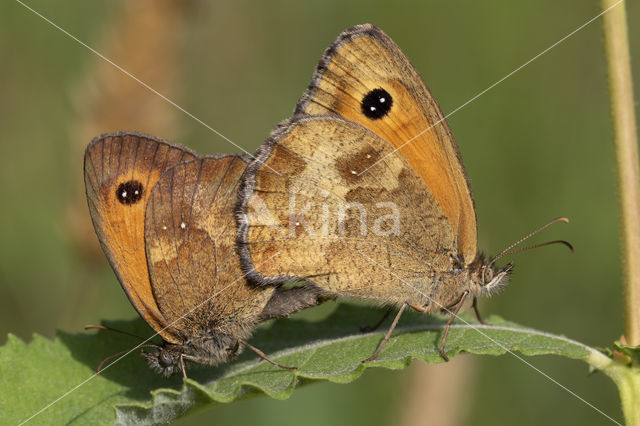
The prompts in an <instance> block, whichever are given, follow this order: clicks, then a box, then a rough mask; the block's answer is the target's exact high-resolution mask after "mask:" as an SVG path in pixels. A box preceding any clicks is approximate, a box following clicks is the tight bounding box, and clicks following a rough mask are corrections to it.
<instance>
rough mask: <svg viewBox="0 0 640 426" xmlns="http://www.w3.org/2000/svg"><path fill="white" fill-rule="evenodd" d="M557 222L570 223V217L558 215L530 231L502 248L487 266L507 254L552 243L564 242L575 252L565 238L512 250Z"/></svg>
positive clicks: (563, 243)
mask: <svg viewBox="0 0 640 426" xmlns="http://www.w3.org/2000/svg"><path fill="white" fill-rule="evenodd" d="M556 222H564V223H569V219H567V218H566V217H557V218H555V219H552V220H550V221H549V222H547V223H545V224H544V225H542V226H541V227H539V228H538V229H536V230H534V231H531V232H530V233H528V234H527V235H525V236H524V237H522V238H520V239H519V240H518V241H516V242H515V243H513V244H511V245H510V246H509V247H507V248H506V249H504V250H502V251H501V252H500V253H499V254H497V255H496V256H494V257H493V258H492V259H491V260H490V261H489V263H488V264H487V266H491V265H493V263H494V262H495V261H496V260H498V259H500V258H501V257H503V256H506V255H508V254H515V253H520V252H523V251H526V250H531V249H534V248H538V247H544V246H549V245H552V244H562V245H565V246H567V247H568V248H569V250H571V253H573V246H572V245H571V244H570V243H568V242H567V241H564V240H554V241H547V242H546V243H541V244H535V245H533V246H529V247H525V248H521V249H517V250H512V249H513V248H514V247H516V246H517V245H520V244H522V243H523V242H524V241H526V240H528V239H529V238H531V237H533V236H534V235H536V234H537V233H538V232H540V231H542V230H543V229H545V228H548V227H549V226H551V225H553V224H554V223H556Z"/></svg>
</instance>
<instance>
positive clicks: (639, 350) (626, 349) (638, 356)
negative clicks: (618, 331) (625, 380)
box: [613, 340, 640, 365]
mask: <svg viewBox="0 0 640 426" xmlns="http://www.w3.org/2000/svg"><path fill="white" fill-rule="evenodd" d="M613 349H614V350H616V351H618V352H622V353H623V354H625V355H626V356H628V357H629V358H630V359H631V362H632V363H633V364H635V365H640V346H629V345H625V344H624V343H622V342H621V341H619V340H616V341H615V342H613Z"/></svg>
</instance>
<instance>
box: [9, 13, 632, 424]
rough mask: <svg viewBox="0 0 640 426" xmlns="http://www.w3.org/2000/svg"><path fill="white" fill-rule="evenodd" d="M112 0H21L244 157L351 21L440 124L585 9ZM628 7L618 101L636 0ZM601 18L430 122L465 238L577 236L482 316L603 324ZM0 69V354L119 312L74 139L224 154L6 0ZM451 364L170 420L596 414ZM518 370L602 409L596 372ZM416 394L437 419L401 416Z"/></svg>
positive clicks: (605, 111)
mask: <svg viewBox="0 0 640 426" xmlns="http://www.w3.org/2000/svg"><path fill="white" fill-rule="evenodd" d="M132 3H137V2H130V3H126V2H125V1H123V0H121V1H113V0H111V1H107V0H101V1H92V2H86V1H83V0H70V1H66V2H55V3H52V2H48V1H45V0H37V1H36V0H30V1H28V2H27V4H28V5H29V6H30V7H33V8H34V9H35V10H37V11H39V12H40V13H42V14H43V15H45V16H46V17H48V18H49V19H51V21H53V22H55V23H56V24H57V25H59V26H61V27H62V28H64V29H66V30H67V31H69V32H70V33H72V34H73V35H75V36H77V37H78V38H79V39H81V40H83V41H85V42H86V43H88V44H89V45H91V46H92V47H94V48H96V49H98V50H100V51H101V52H103V53H104V54H105V55H107V56H109V57H110V59H112V60H113V61H114V62H115V63H117V64H118V65H120V66H122V67H123V68H125V69H127V70H130V71H132V72H133V73H134V74H136V75H138V76H139V77H140V78H141V79H142V80H144V81H146V82H148V83H149V84H150V85H151V86H153V87H154V88H155V89H157V90H158V91H160V92H161V93H163V94H166V95H167V96H168V97H169V98H171V99H172V100H174V101H175V102H176V103H177V104H179V105H180V106H182V107H184V108H185V109H186V110H187V111H189V112H191V113H192V114H194V115H195V116H197V117H198V118H199V119H201V120H202V121H203V122H205V123H207V124H208V125H210V126H212V127H213V128H215V129H216V130H218V131H220V132H221V133H223V134H224V135H226V136H227V137H229V138H230V139H232V140H233V141H234V142H235V143H237V144H238V145H240V146H242V147H243V148H244V149H246V150H247V151H249V152H253V151H254V150H255V149H256V148H257V147H258V146H259V145H260V143H261V142H262V140H263V139H264V138H265V137H266V136H267V135H268V133H269V131H270V130H271V128H272V127H273V126H274V125H275V124H276V123H278V122H279V121H280V120H282V119H284V118H286V117H288V116H289V115H290V113H291V111H292V109H293V106H294V105H295V102H296V100H297V99H298V97H299V96H300V94H301V93H302V92H303V90H304V89H305V87H306V85H307V83H308V80H309V78H310V77H311V73H312V71H313V69H314V67H315V65H316V62H317V60H318V59H319V58H320V55H321V54H322V52H323V50H324V49H325V48H326V47H327V46H328V44H329V43H330V42H331V41H333V40H334V38H335V37H336V36H337V35H338V34H339V33H340V32H341V31H342V30H344V29H345V28H347V27H349V26H351V25H355V24H359V23H365V22H371V23H374V24H376V25H378V26H379V27H381V28H382V29H383V30H384V31H385V32H386V33H387V34H389V35H390V36H391V37H392V38H393V39H394V40H395V41H396V42H397V43H398V45H399V46H400V47H401V48H402V49H403V50H404V52H405V53H406V54H407V56H408V57H409V58H410V59H411V60H412V62H413V63H414V65H415V66H416V68H417V69H418V70H419V72H420V73H421V74H422V76H423V77H424V79H425V81H426V82H427V84H428V85H429V87H430V88H431V90H432V92H433V93H434V96H435V97H436V99H437V100H438V101H439V103H440V106H441V107H442V110H443V111H444V112H445V114H446V113H448V112H449V111H452V110H454V109H456V108H457V107H459V106H460V105H462V104H463V103H465V102H466V101H467V100H469V99H470V98H472V97H473V96H475V95H476V94H478V93H479V92H481V91H482V90H484V89H485V88H487V87H488V86H490V85H491V84H493V83H494V82H496V81H497V80H499V79H500V78H502V77H504V76H505V75H506V74H508V73H510V72H511V71H513V70H514V69H515V68H517V67H518V66H520V65H521V64H523V63H524V62H526V61H527V60H529V59H531V58H532V57H533V56H535V55H536V54H538V53H539V52H541V51H542V50H543V49H545V48H547V47H548V46H550V45H551V44H553V43H555V42H556V41H557V40H559V39H560V38H562V37H563V36H565V35H566V34H568V33H569V32H571V31H573V30H574V29H576V28H577V27H579V26H580V25H582V24H584V23H585V22H586V21H588V20H589V19H591V18H592V17H594V16H595V15H597V14H598V13H599V11H600V10H599V2H597V1H587V2H585V1H581V0H573V1H561V2H557V1H550V0H544V1H536V2H513V1H506V0H505V1H489V2H476V1H448V2H442V1H425V2H409V1H407V2H395V3H394V4H393V5H392V4H390V2H384V1H377V0H368V1H352V2H348V3H347V2H344V1H337V0H331V1H328V0H325V1H323V2H297V1H271V2H258V1H254V2H249V1H238V2H233V3H231V2H204V1H185V2H173V3H170V2H167V1H156V2H151V1H149V2H139V3H137V5H136V6H132ZM149 7H153V8H154V10H149ZM627 7H628V11H627V12H628V17H629V26H630V39H631V43H632V45H631V49H632V52H631V53H632V57H633V58H634V61H635V62H634V64H633V66H634V70H635V73H634V75H635V77H636V78H635V79H636V98H637V97H638V96H637V94H638V89H637V88H638V81H640V79H639V77H640V74H639V71H640V54H638V53H640V51H639V50H638V49H639V48H640V46H639V45H638V40H640V30H639V29H638V25H639V24H640V4H638V3H637V2H631V3H629V4H627ZM155 8H157V10H156V9H155ZM601 23H602V22H601V20H597V21H595V22H594V23H592V24H591V25H589V26H587V27H586V28H584V29H583V30H581V31H580V32H578V33H577V34H575V35H574V36H572V37H571V38H569V39H568V40H566V41H565V42H563V43H561V44H560V45H559V46H557V47H556V48H554V49H553V50H551V51H550V52H548V53H547V54H545V55H543V56H542V57H540V58H539V59H538V60H536V61H534V62H533V63H531V64H530V65H528V66H527V67H525V68H524V69H522V70H521V71H519V72H518V73H516V74H515V75H513V76H512V77H510V78H509V79H507V80H506V81H504V82H503V83H501V84H499V85H498V86H497V87H495V88H494V89H492V90H490V91H489V92H487V93H486V94H484V95H483V96H481V97H479V98H478V99H477V100H475V101H474V102H472V103H471V104H469V105H468V106H466V107H465V108H463V109H461V110H460V111H458V112H457V113H455V114H454V115H453V116H452V117H451V118H450V119H449V120H448V121H449V124H450V126H451V128H452V130H453V132H454V134H455V135H456V138H457V141H458V144H459V146H460V150H461V152H462V155H463V158H464V161H465V164H466V167H467V171H468V174H469V177H470V180H471V184H472V188H473V191H474V195H475V199H476V205H477V214H478V228H479V247H480V248H481V249H483V250H485V251H486V252H488V253H496V252H498V251H500V250H501V249H503V248H504V247H506V246H507V245H508V244H510V243H511V242H513V241H514V240H516V239H518V238H519V237H520V236H522V235H524V234H525V233H527V232H529V231H530V230H532V229H533V228H535V227H537V226H538V225H540V224H542V223H544V222H546V221H547V220H549V219H551V218H553V217H556V216H567V217H569V218H570V219H571V223H570V224H569V225H562V224H560V225H555V226H554V227H553V228H552V229H550V230H548V231H546V232H545V233H544V235H541V236H539V237H538V239H539V240H540V241H542V240H546V239H556V238H562V239H566V240H569V241H570V242H571V243H572V244H574V246H575V247H576V252H575V254H574V255H571V254H570V253H569V252H568V251H567V250H564V249H563V248H561V247H550V248H545V249H541V250H536V251H531V252H527V253H526V254H523V255H519V256H517V257H516V258H515V262H516V272H515V274H514V276H513V279H512V282H511V284H510V285H509V286H508V287H507V289H506V290H505V291H504V293H503V294H501V295H500V296H498V297H495V298H494V299H491V300H490V301H488V300H483V301H482V302H481V308H482V311H483V312H484V313H485V314H488V313H494V314H498V315H501V316H503V317H505V318H507V319H509V320H512V321H515V322H518V323H521V324H525V325H528V326H531V327H533V328H537V329H541V330H546V331H549V332H552V333H558V334H564V335H566V336H569V337H571V338H574V339H576V340H579V341H581V342H584V343H586V344H588V345H591V346H605V345H608V344H609V343H610V342H612V341H613V340H615V339H617V338H618V337H619V336H620V335H621V333H622V313H621V300H622V295H621V286H620V259H619V256H620V253H619V244H618V241H619V237H618V233H617V232H618V227H617V206H616V187H615V171H614V164H613V152H612V147H611V142H610V139H611V126H610V115H609V105H608V102H609V101H608V93H607V80H606V67H605V62H604V56H603V38H602V25H601ZM0 64H2V66H0V128H1V129H2V136H1V143H0V174H1V175H0V176H1V179H0V199H2V208H0V223H2V224H3V225H2V226H1V227H0V344H1V343H4V342H5V341H6V335H7V333H14V334H16V335H18V336H19V337H21V338H23V339H25V340H29V339H30V338H31V336H32V334H33V333H39V334H42V335H45V336H53V335H54V333H55V330H56V329H62V330H65V331H69V332H80V331H81V330H82V327H83V325H85V324H86V323H95V322H98V321H100V320H101V319H117V318H132V317H134V316H135V315H136V314H135V311H134V310H133V308H132V307H131V306H130V304H129V302H128V301H127V299H126V297H125V295H124V293H123V292H122V290H121V288H120V286H119V285H118V283H117V280H116V278H115V276H114V274H113V273H112V271H111V270H110V268H109V266H108V264H107V262H106V259H105V258H104V256H102V254H101V253H100V252H99V251H96V249H95V247H96V238H95V235H94V234H93V231H92V228H90V225H89V226H88V224H89V223H90V222H89V214H88V209H87V208H86V203H85V201H84V198H83V194H82V187H83V183H82V182H83V181H82V179H83V176H82V152H83V149H84V147H85V146H86V144H87V143H88V142H89V140H90V139H91V137H92V136H95V135H97V134H99V133H101V132H107V131H116V130H140V131H144V132H147V133H152V134H155V135H157V136H159V137H162V138H165V139H168V140H172V141H176V142H180V143H183V144H185V145H188V146H190V147H192V148H194V149H195V150H197V151H198V152H201V153H214V152H238V149H237V148H235V147H234V146H232V145H231V144H229V143H228V142H226V141H225V140H223V139H222V138H220V137H218V136H216V135H215V134H214V133H212V132H211V131H210V130H208V129H207V128H206V127H205V126H203V125H202V124H200V123H198V122H197V121H195V120H193V119H192V118H190V117H188V116H187V115H185V114H183V113H182V112H180V111H179V110H177V109H175V108H173V107H172V106H170V105H168V104H167V103H165V102H164V101H163V100H162V99H160V98H159V97H157V96H156V95H153V94H151V93H150V92H148V91H146V90H145V89H143V88H141V87H139V86H138V85H137V83H135V82H133V81H132V80H131V79H130V78H129V77H126V76H124V75H122V73H120V72H119V71H117V70H116V69H115V68H114V67H113V66H112V65H110V64H108V63H107V62H105V61H102V60H101V59H99V58H98V57H97V56H96V55H94V54H93V53H91V52H90V51H89V50H87V49H86V48H85V47H82V46H81V45H79V44H78V43H76V42H75V41H73V40H72V39H71V38H69V37H68V36H66V35H64V34H63V33H62V32H60V31H59V30H57V29H55V28H54V27H52V26H51V25H50V24H48V23H47V22H45V21H44V20H43V19H41V18H40V17H38V16H36V15H35V14H34V13H32V12H31V11H29V10H28V9H26V8H25V7H23V6H21V5H20V4H19V3H17V2H12V1H6V2H2V3H1V4H0ZM107 126H108V127H107ZM319 326H321V324H320V325H319ZM461 358H467V359H466V360H454V362H452V363H450V364H447V365H442V366H437V367H431V369H430V370H429V369H427V370H426V373H425V369H424V367H423V368H422V369H420V367H417V366H412V368H410V369H408V370H405V371H402V372H390V371H383V370H379V371H378V370H376V371H371V370H369V371H367V373H366V374H365V375H364V376H363V377H362V378H361V379H359V380H358V381H357V382H356V383H354V384H351V385H339V384H331V383H324V384H316V385H313V386H308V387H304V388H301V389H299V390H298V391H297V392H295V393H294V395H293V396H292V398H291V399H289V400H287V401H275V400H271V399H268V398H256V399H253V400H249V401H244V402H239V403H235V404H231V405H228V406H221V407H217V408H215V409H213V410H208V411H205V412H202V413H198V414H196V415H194V416H191V417H189V418H186V419H184V420H182V421H181V424H199V423H209V424H261V425H263V426H268V425H294V424H305V425H324V424H329V423H331V424H351V425H359V424H362V425H368V426H372V425H387V424H407V425H408V424H443V425H444V424H460V425H467V424H468V425H471V424H493V425H503V424H504V425H511V424H520V425H539V424H543V423H548V424H561V423H569V424H585V425H586V424H603V423H605V422H606V419H605V418H604V417H602V416H601V415H600V414H598V413H597V412H596V411H594V410H593V409H592V408H590V407H588V406H587V405H585V404H584V403H582V402H580V401H579V400H578V399H576V398H575V397H573V396H571V395H570V394H569V393H568V392H566V391H565V390H563V389H561V388H560V387H558V386H557V385H555V384H553V383H551V382H550V381H549V380H547V379H546V378H544V377H543V376H542V375H540V374H538V373H537V372H536V371H534V370H533V369H532V368H530V367H528V366H526V365H524V364H523V363H522V362H521V361H519V360H517V359H515V358H514V357H512V356H503V357H499V358H490V357H485V358H481V357H469V356H463V357H461ZM528 361H529V362H531V363H532V364H533V365H534V366H535V367H536V368H539V369H540V370H542V371H544V372H545V373H547V374H548V375H549V376H551V377H553V378H554V379H556V380H557V381H558V382H560V383H561V384H562V385H564V386H566V387H567V388H569V389H571V390H572V391H574V392H576V393H577V394H579V395H580V396H581V397H583V398H585V399H586V400H587V401H589V402H590V403H592V404H593V405H595V406H596V407H598V408H599V409H601V410H602V411H604V412H606V413H607V414H609V415H610V416H612V417H614V418H616V419H621V411H620V409H619V400H618V395H617V390H616V388H615V387H614V385H613V384H612V383H611V382H610V381H609V380H608V379H607V378H605V377H604V376H603V375H601V374H595V375H593V376H588V374H587V368H586V366H585V365H583V364H580V363H578V362H575V361H568V360H564V359H561V358H557V357H536V358H531V359H528ZM416 364H417V363H416ZM462 364H464V367H461V365H462ZM461 368H462V369H461ZM425 374H426V376H425ZM423 376H424V377H427V379H425V382H424V383H421V382H420V380H421V379H419V378H420V377H423ZM429 377H431V378H432V380H431V383H429V381H430V380H429V379H428V378H429ZM0 380H1V378H0ZM74 385H76V383H69V388H71V387H73V386H74ZM434 385H435V386H436V388H435V389H436V390H435V391H434ZM87 386H91V384H88V385H87ZM424 386H427V388H428V387H429V386H431V388H428V389H429V390H428V391H427V390H425V389H427V388H425V387H424ZM452 386H453V388H451V387H452ZM456 386H457V387H456ZM440 391H441V392H440ZM421 398H422V399H421ZM434 401H436V402H437V407H438V410H439V411H438V413H435V412H434V413H431V412H429V411H428V410H427V411H425V412H419V410H418V411H417V412H416V411H415V410H416V408H415V407H416V406H417V407H421V406H425V407H426V406H433V405H434V404H433V403H434ZM429 404H431V405H429ZM443 413H444V414H443ZM447 413H450V415H448V414H447Z"/></svg>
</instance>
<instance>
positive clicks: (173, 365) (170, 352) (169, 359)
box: [141, 343, 182, 377]
mask: <svg viewBox="0 0 640 426" xmlns="http://www.w3.org/2000/svg"><path fill="white" fill-rule="evenodd" d="M141 354H142V356H143V357H145V359H146V360H147V363H148V364H149V367H150V368H151V369H152V370H153V371H155V372H156V373H158V374H162V375H163V376H165V377H169V376H172V375H173V374H175V373H178V372H179V371H180V370H181V367H180V356H181V354H182V352H181V351H180V348H179V347H178V346H176V345H169V344H166V343H165V345H163V346H158V347H157V348H156V350H155V351H153V352H144V351H142V352H141Z"/></svg>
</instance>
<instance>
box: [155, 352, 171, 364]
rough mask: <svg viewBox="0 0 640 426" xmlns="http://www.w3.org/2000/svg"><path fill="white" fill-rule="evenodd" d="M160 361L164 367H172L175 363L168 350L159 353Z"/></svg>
mask: <svg viewBox="0 0 640 426" xmlns="http://www.w3.org/2000/svg"><path fill="white" fill-rule="evenodd" d="M158 363H159V364H160V366H161V367H163V368H167V367H171V366H172V365H173V364H174V362H173V358H172V357H171V355H169V354H168V353H167V352H166V351H162V352H160V354H159V355H158Z"/></svg>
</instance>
